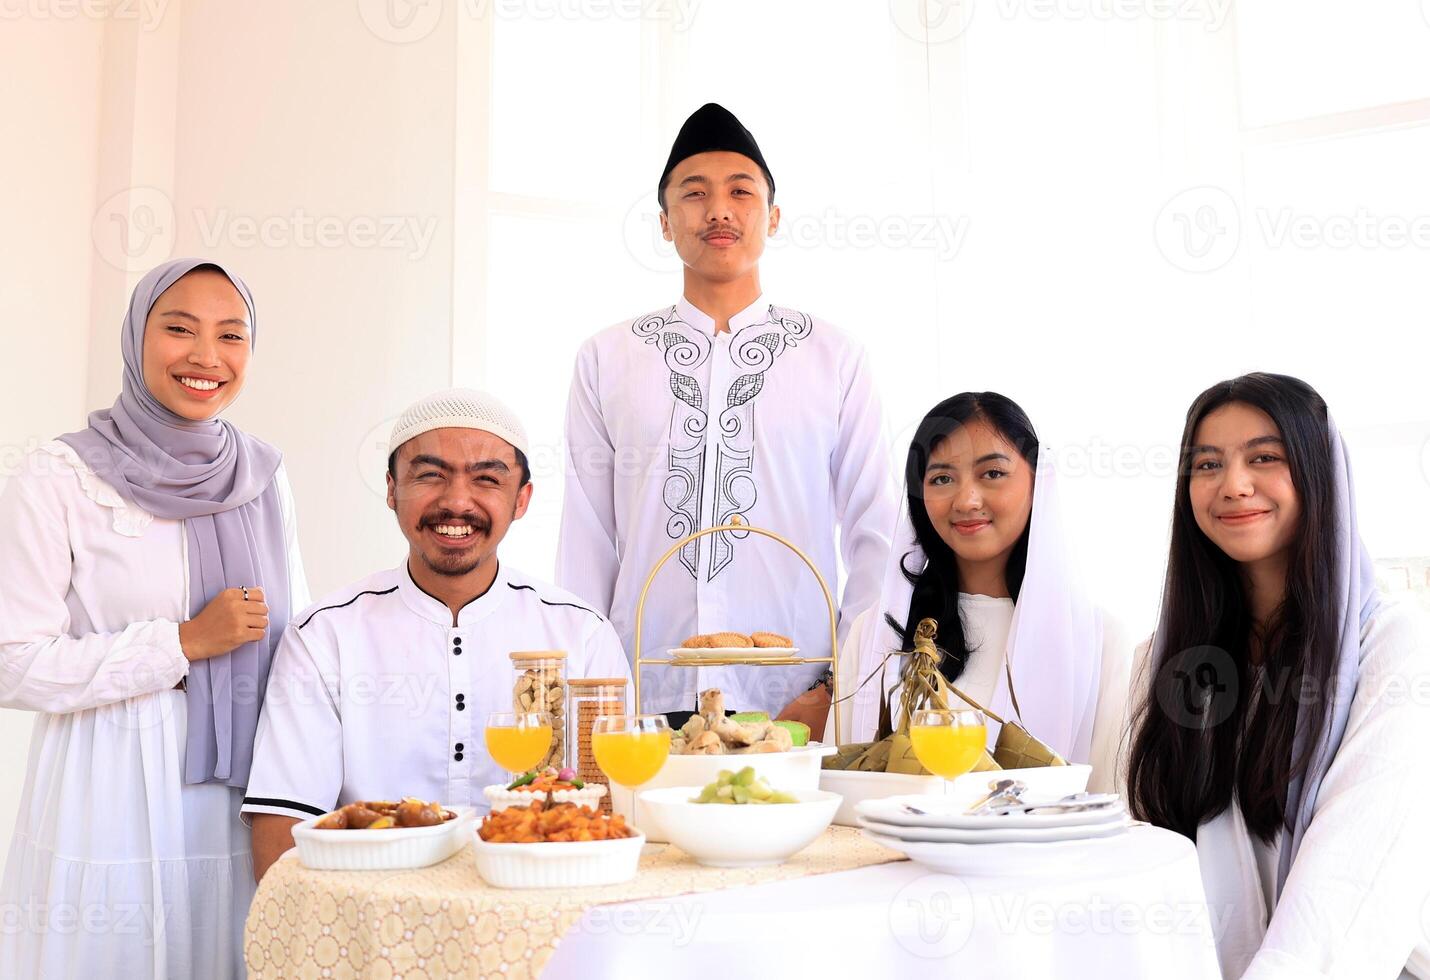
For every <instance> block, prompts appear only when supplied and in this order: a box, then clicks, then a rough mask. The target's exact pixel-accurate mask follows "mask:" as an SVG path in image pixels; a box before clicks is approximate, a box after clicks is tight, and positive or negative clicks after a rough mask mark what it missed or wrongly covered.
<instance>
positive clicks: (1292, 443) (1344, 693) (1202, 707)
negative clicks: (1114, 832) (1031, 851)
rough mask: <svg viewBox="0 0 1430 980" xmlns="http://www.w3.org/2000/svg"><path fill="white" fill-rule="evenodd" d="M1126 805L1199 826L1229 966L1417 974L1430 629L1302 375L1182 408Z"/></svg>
mask: <svg viewBox="0 0 1430 980" xmlns="http://www.w3.org/2000/svg"><path fill="white" fill-rule="evenodd" d="M1137 664H1138V666H1137V669H1136V673H1135V677H1136V681H1135V683H1134V690H1135V692H1136V700H1137V710H1136V717H1135V720H1134V726H1133V738H1132V743H1131V750H1130V753H1129V761H1128V772H1127V778H1128V795H1129V798H1130V799H1129V802H1130V804H1131V808H1132V811H1133V812H1134V813H1135V814H1136V815H1137V816H1139V817H1140V818H1141V819H1143V820H1148V821H1150V822H1152V823H1154V824H1156V825H1158V826H1161V827H1166V828H1169V829H1171V830H1175V831H1177V832H1178V833H1181V834H1185V835H1186V836H1187V837H1189V838H1191V839H1192V840H1194V841H1195V842H1196V845H1197V856H1198V858H1199V860H1200V862H1201V867H1202V881H1203V883H1204V884H1205V886H1206V892H1207V902H1208V904H1209V906H1210V908H1211V912H1212V921H1214V922H1217V923H1219V924H1220V927H1219V929H1218V936H1217V953H1218V957H1219V959H1220V960H1221V968H1222V975H1223V976H1224V977H1226V980H1237V978H1247V980H1251V978H1255V980H1283V978H1284V980H1300V978H1302V977H1325V978H1346V980H1352V978H1354V980H1392V978H1396V977H1405V976H1410V977H1422V978H1424V977H1430V933H1427V929H1428V928H1430V832H1427V827H1430V779H1427V778H1426V775H1427V773H1426V767H1425V751H1426V747H1427V746H1430V628H1427V623H1426V619H1425V616H1424V614H1423V613H1421V612H1420V611H1419V610H1418V609H1416V608H1415V607H1414V606H1413V605H1412V604H1410V603H1405V602H1399V601H1396V600H1393V599H1390V598H1388V597H1384V596H1382V595H1381V594H1380V593H1379V591H1378V590H1377V588H1376V585H1375V570H1374V566H1373V564H1372V562H1371V560H1370V556H1369V555H1368V554H1367V552H1366V550H1365V547H1364V546H1363V545H1362V544H1361V540H1360V534H1359V530H1358V527H1357V520H1356V502H1355V492H1354V488H1353V484H1352V481H1351V474H1350V460H1349V457H1348V455H1347V453H1346V449H1345V446H1344V444H1343V443H1342V441H1341V438H1340V433H1339V432H1337V430H1336V427H1335V425H1334V424H1333V423H1332V421H1331V418H1330V416H1329V414H1328V413H1327V410H1326V403H1325V402H1324V401H1323V400H1322V399H1321V397H1320V396H1319V395H1318V394H1316V392H1315V391H1314V390H1313V389H1312V388H1311V387H1310V386H1309V385H1307V384H1306V383H1305V382H1304V381H1300V380H1297V379H1296V378H1290V377H1286V376H1284V375H1274V374H1250V375H1245V376H1243V377H1240V378H1235V379H1233V380H1231V381H1224V382H1221V383H1219V384H1217V385H1214V386H1212V387H1211V388H1209V389H1208V390H1207V391H1205V392H1203V393H1202V394H1201V395H1200V396H1199V397H1198V398H1197V400H1196V401H1195V402H1194V403H1193V404H1192V407H1191V409H1190V410H1189V411H1188V412H1187V422H1186V427H1185V429H1184V430H1183V434H1182V469H1181V472H1180V474H1179V476H1178V480H1177V495H1176V509H1175V512H1174V515H1173V519H1172V540H1171V552H1170V556H1169V558H1168V562H1167V579H1166V584H1165V586H1164V589H1163V593H1162V609H1161V615H1160V619H1159V622H1158V625H1157V631H1156V633H1155V634H1154V635H1153V637H1152V640H1151V641H1149V643H1147V644H1144V645H1143V646H1142V647H1140V648H1139V649H1138V654H1137Z"/></svg>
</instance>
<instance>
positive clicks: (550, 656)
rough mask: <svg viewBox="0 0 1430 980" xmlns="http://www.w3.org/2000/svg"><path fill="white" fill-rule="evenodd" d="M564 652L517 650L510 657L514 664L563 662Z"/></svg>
mask: <svg viewBox="0 0 1430 980" xmlns="http://www.w3.org/2000/svg"><path fill="white" fill-rule="evenodd" d="M565 659H566V651H565V650H517V651H516V652H514V653H513V654H512V655H511V662H512V663H514V664H524V663H530V662H531V661H533V660H565Z"/></svg>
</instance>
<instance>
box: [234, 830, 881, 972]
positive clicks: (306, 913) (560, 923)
mask: <svg viewBox="0 0 1430 980" xmlns="http://www.w3.org/2000/svg"><path fill="white" fill-rule="evenodd" d="M648 851H649V852H650V853H647V854H645V855H644V856H642V858H641V866H640V873H639V874H637V875H636V877H635V878H634V879H632V880H631V881H628V882H626V883H625V884H622V885H606V886H603V887H600V888H578V889H565V890H563V889H526V890H520V891H511V890H503V889H498V888H492V887H491V886H489V885H487V884H486V883H485V882H484V881H482V879H481V878H480V877H479V876H478V875H477V869H476V864H475V863H474V862H473V860H472V852H471V848H470V847H467V848H463V849H462V850H461V851H459V852H458V853H457V854H455V855H453V856H452V857H451V858H449V859H447V860H446V861H443V862H442V863H441V864H436V865H433V866H432V867H430V868H420V869H418V870H416V871H311V870H309V869H307V868H305V867H303V866H302V865H301V864H299V863H298V861H297V860H296V855H295V854H294V853H293V852H289V854H288V855H287V856H285V858H284V859H283V860H281V861H279V862H277V863H276V864H274V865H273V867H272V868H271V869H270V870H269V872H268V874H267V875H265V876H264V878H263V883H262V884H261V885H260V886H259V889H258V894H257V896H255V898H254V900H253V907H252V909H251V910H250V912H249V915H248V924H247V927H246V929H245V934H244V953H245V956H246V958H247V961H248V970H249V976H250V977H252V978H253V980H280V978H281V980H300V978H301V980H306V978H310V977H313V978H317V977H335V978H361V980H370V978H376V980H387V978H390V977H399V976H400V977H403V978H404V980H418V978H424V980H425V978H432V980H435V978H438V977H451V976H458V977H489V976H492V977H495V976H501V977H508V978H513V980H516V978H522V977H535V976H536V975H537V974H539V973H540V971H541V969H542V967H543V966H544V965H545V964H546V961H547V960H548V959H550V958H551V954H552V953H553V952H554V951H555V949H556V944H557V942H559V941H560V938H561V936H562V935H563V934H565V932H566V930H568V929H570V928H571V927H572V926H574V925H575V924H576V923H577V922H578V921H580V919H581V917H582V915H584V914H585V912H586V910H587V909H588V908H590V907H591V906H593V905H601V904H606V903H612V902H631V901H639V900H643V899H659V898H669V897H671V896H675V895H683V894H688V893H692V892H707V891H714V890H716V889H722V888H740V887H744V886H746V885H758V884H763V883H765V882H769V881H785V880H788V879H791V878H802V877H806V876H809V875H821V874H829V873H831V872H835V871H850V870H853V869H855V868H863V867H868V866H870V865H875V864H884V863H886V862H889V861H898V860H902V855H900V854H897V853H895V852H893V851H890V850H888V849H887V848H884V847H880V846H879V845H878V844H875V843H874V842H873V841H870V840H868V839H867V838H865V837H864V836H863V835H862V834H860V833H859V831H857V830H855V829H853V828H850V827H830V828H829V830H827V831H826V832H825V833H824V835H823V836H822V837H820V839H819V840H817V841H815V842H814V843H813V844H811V845H810V846H809V847H807V848H805V849H804V850H803V851H801V852H800V853H799V854H797V855H795V856H794V857H793V858H792V859H790V860H789V861H787V862H785V863H784V864H781V865H777V866H775V867H771V868H737V869H728V868H704V867H701V866H700V865H698V864H696V863H695V862H694V861H692V860H691V859H690V858H689V857H688V856H686V854H685V853H684V852H682V851H680V850H677V849H676V848H674V847H670V846H661V845H655V846H653V847H650V848H648Z"/></svg>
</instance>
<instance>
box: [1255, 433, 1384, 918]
mask: <svg viewBox="0 0 1430 980" xmlns="http://www.w3.org/2000/svg"><path fill="white" fill-rule="evenodd" d="M1327 424H1328V425H1329V426H1330V430H1331V466H1332V467H1333V468H1334V471H1335V473H1334V480H1335V508H1336V554H1337V562H1336V574H1335V584H1334V589H1335V591H1334V592H1333V593H1332V594H1331V595H1329V596H1327V597H1326V601H1328V602H1333V603H1335V608H1336V611H1337V615H1338V618H1339V620H1340V631H1339V634H1340V649H1339V652H1338V653H1337V656H1336V672H1335V678H1334V687H1333V689H1332V692H1331V706H1330V712H1329V714H1328V716H1327V718H1326V728H1325V731H1324V732H1322V733H1321V737H1320V738H1319V740H1317V741H1314V742H1313V738H1314V737H1315V736H1314V733H1311V732H1308V731H1307V730H1306V729H1305V727H1304V725H1301V726H1298V728H1297V731H1296V738H1295V742H1294V746H1293V748H1292V756H1293V758H1294V757H1298V756H1301V755H1302V754H1303V753H1305V752H1306V751H1307V748H1308V747H1309V748H1310V753H1311V754H1310V761H1309V764H1308V765H1307V768H1306V772H1305V773H1304V774H1303V775H1302V776H1299V777H1297V778H1294V779H1292V781H1291V784H1290V786H1288V787H1287V793H1286V836H1285V837H1284V838H1283V846H1282V848H1281V856H1280V861H1281V863H1280V867H1279V868H1278V869H1277V874H1276V892H1277V894H1280V892H1281V889H1282V888H1283V887H1284V886H1285V884H1286V877H1287V876H1288V875H1289V874H1290V873H1291V864H1292V862H1293V861H1295V859H1296V852H1297V851H1298V850H1299V849H1300V847H1301V841H1302V840H1303V839H1304V838H1305V836H1306V830H1307V829H1308V828H1309V827H1310V826H1311V814H1312V811H1314V810H1315V807H1316V796H1317V795H1318V794H1319V793H1320V791H1321V783H1322V781H1323V780H1324V779H1325V778H1326V771H1327V770H1328V769H1330V768H1331V763H1332V761H1334V760H1335V758H1336V752H1337V751H1339V750H1340V747H1341V740H1342V739H1343V738H1345V734H1346V723H1347V722H1348V721H1349V719H1350V715H1351V702H1352V701H1354V700H1355V696H1356V684H1357V682H1358V681H1359V678H1360V638H1361V633H1362V632H1363V630H1364V628H1365V625H1366V623H1367V622H1369V621H1370V618H1371V617H1372V616H1374V615H1375V611H1376V609H1378V608H1379V607H1380V593H1379V592H1378V591H1377V589H1376V587H1375V563H1374V562H1373V561H1371V557H1370V553H1369V552H1368V551H1366V549H1365V545H1364V544H1363V543H1362V542H1361V538H1360V525H1359V523H1358V521H1357V519H1356V498H1355V483H1354V482H1353V481H1352V480H1351V460H1350V455H1349V454H1348V453H1347V452H1346V447H1345V443H1344V442H1342V441H1341V433H1340V430H1339V429H1337V428H1336V423H1335V422H1334V420H1331V419H1329V418H1328V419H1327ZM1304 719H1305V716H1304V715H1302V719H1301V720H1302V722H1304Z"/></svg>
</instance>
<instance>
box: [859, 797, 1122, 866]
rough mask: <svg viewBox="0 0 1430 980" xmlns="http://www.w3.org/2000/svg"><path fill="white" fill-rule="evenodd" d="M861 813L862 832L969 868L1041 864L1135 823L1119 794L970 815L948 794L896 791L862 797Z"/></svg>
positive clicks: (931, 860) (924, 859)
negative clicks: (1069, 804) (1102, 801)
mask: <svg viewBox="0 0 1430 980" xmlns="http://www.w3.org/2000/svg"><path fill="white" fill-rule="evenodd" d="M855 812H856V814H857V815H858V818H859V824H860V826H861V827H863V828H864V833H865V834H867V835H868V836H869V837H871V838H873V839H874V840H876V841H878V842H879V843H880V844H883V845H884V846H885V847H889V848H891V849H893V850H896V851H900V852H902V853H904V854H906V855H908V857H909V858H910V859H912V860H914V861H917V862H919V863H920V864H924V865H927V866H929V867H931V868H935V869H937V870H940V871H956V872H962V873H967V874H990V873H1000V872H1009V871H1013V870H1016V869H1017V867H1018V866H1019V865H1020V864H1024V863H1027V862H1026V859H1028V858H1034V861H1033V862H1032V864H1031V865H1030V866H1034V867H1035V866H1037V865H1038V864H1039V863H1040V858H1046V857H1051V856H1052V852H1054V851H1059V850H1061V851H1068V850H1080V849H1082V848H1083V846H1084V845H1086V844H1087V843H1088V842H1092V841H1096V840H1098V839H1101V838H1108V837H1115V836H1117V835H1120V834H1123V833H1126V831H1127V828H1128V826H1129V825H1130V823H1131V821H1130V820H1129V818H1128V814H1127V809H1126V807H1125V806H1123V804H1122V802H1121V801H1120V800H1119V801H1117V802H1115V803H1113V804H1111V805H1109V806H1104V807H1099V808H1095V809H1085V810H1069V811H1057V810H1044V811H1038V810H1034V811H1033V812H1031V813H1017V812H1015V813H1008V814H1003V815H997V814H987V815H980V816H972V815H970V814H968V813H967V811H966V810H965V808H964V805H963V804H962V802H960V801H954V800H952V799H950V798H949V797H945V796H891V797H889V798H887V799H882V800H864V801H863V802H861V803H860V804H859V805H858V806H857V807H856V808H855ZM1035 855H1036V856H1038V857H1035Z"/></svg>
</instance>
